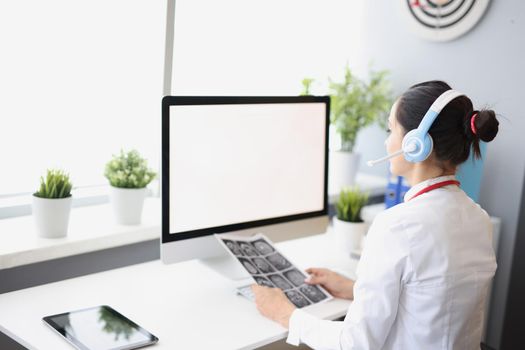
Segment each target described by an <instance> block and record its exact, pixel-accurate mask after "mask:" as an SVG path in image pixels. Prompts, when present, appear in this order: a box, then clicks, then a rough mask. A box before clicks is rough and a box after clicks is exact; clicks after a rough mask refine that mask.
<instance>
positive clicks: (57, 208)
mask: <svg viewBox="0 0 525 350" xmlns="http://www.w3.org/2000/svg"><path fill="white" fill-rule="evenodd" d="M72 198H73V197H71V196H69V197H67V198H57V199H54V198H40V197H36V196H33V205H32V209H33V217H34V218H35V224H36V229H37V233H38V236H39V237H43V238H61V237H65V236H66V235H67V227H68V224H69V213H70V212H71V201H72Z"/></svg>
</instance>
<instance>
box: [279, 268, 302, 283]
mask: <svg viewBox="0 0 525 350" xmlns="http://www.w3.org/2000/svg"><path fill="white" fill-rule="evenodd" d="M283 275H284V276H285V277H286V278H287V279H288V281H290V282H292V283H293V284H294V286H296V287H299V286H301V285H303V284H304V279H305V278H306V276H305V275H303V274H302V273H301V272H299V270H297V269H292V270H289V271H285V272H283Z"/></svg>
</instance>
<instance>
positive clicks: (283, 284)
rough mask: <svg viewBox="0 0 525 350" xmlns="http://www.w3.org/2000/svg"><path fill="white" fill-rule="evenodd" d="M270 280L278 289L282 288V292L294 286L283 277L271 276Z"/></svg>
mask: <svg viewBox="0 0 525 350" xmlns="http://www.w3.org/2000/svg"><path fill="white" fill-rule="evenodd" d="M268 278H269V279H270V281H272V282H273V284H275V285H276V286H277V287H278V288H281V289H282V290H287V289H291V288H293V286H292V285H291V284H290V283H288V282H287V281H286V280H285V279H284V277H282V276H281V275H269V276H268Z"/></svg>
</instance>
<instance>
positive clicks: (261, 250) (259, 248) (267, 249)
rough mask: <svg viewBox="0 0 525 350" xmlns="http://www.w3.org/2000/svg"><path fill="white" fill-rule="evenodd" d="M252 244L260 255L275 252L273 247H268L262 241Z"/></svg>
mask: <svg viewBox="0 0 525 350" xmlns="http://www.w3.org/2000/svg"><path fill="white" fill-rule="evenodd" d="M252 244H253V246H254V247H255V249H257V251H258V252H259V253H260V254H261V255H267V254H270V253H273V252H274V251H275V250H274V249H273V247H272V246H271V245H269V244H268V243H267V242H266V241H265V240H264V239H259V240H257V241H254V242H252Z"/></svg>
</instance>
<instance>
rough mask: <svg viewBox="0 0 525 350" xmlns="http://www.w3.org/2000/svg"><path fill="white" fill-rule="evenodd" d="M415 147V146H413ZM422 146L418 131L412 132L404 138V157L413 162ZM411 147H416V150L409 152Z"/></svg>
mask: <svg viewBox="0 0 525 350" xmlns="http://www.w3.org/2000/svg"><path fill="white" fill-rule="evenodd" d="M412 145H413V146H412ZM421 146H422V142H421V140H420V138H419V135H418V132H417V129H414V130H410V131H409V132H408V133H407V134H406V135H405V137H403V143H402V149H403V156H404V157H405V159H406V160H407V161H409V162H413V161H414V160H413V159H414V157H416V156H417V154H418V153H419V150H420V148H421ZM411 147H415V149H414V150H409V149H410V148H411Z"/></svg>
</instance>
